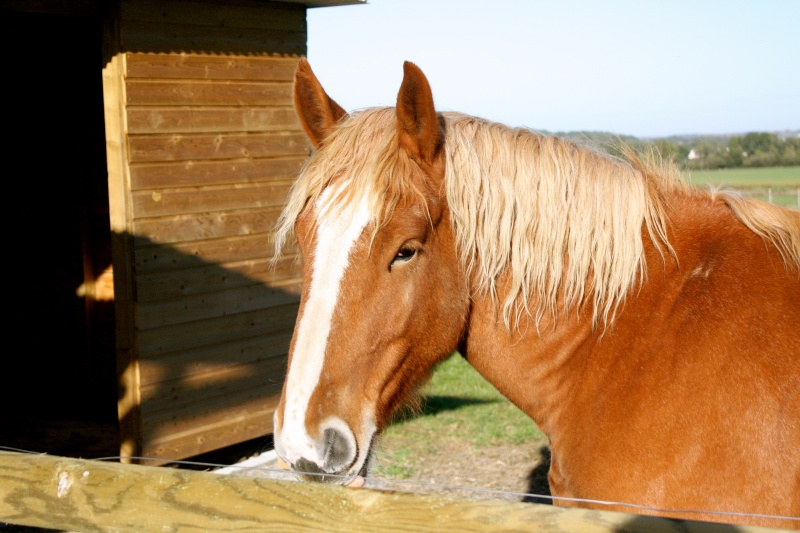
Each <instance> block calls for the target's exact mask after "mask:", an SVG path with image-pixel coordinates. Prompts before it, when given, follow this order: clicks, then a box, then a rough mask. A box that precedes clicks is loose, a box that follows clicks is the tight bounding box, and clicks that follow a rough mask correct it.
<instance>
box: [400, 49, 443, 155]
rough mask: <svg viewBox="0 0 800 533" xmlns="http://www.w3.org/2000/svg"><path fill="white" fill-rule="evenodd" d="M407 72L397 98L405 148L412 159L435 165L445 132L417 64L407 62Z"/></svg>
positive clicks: (429, 90) (424, 78) (404, 67)
mask: <svg viewBox="0 0 800 533" xmlns="http://www.w3.org/2000/svg"><path fill="white" fill-rule="evenodd" d="M403 72H404V75H403V83H402V85H400V92H399V93H398V94H397V122H398V125H399V128H400V142H401V146H403V147H404V148H405V149H406V150H408V151H409V153H411V155H412V156H416V157H418V158H420V159H422V160H424V161H428V162H432V161H433V160H434V158H435V156H436V154H437V153H438V152H439V150H440V149H441V147H442V144H443V143H444V131H443V127H442V124H441V123H440V121H439V116H438V115H437V114H436V109H435V108H434V106H433V93H432V92H431V86H430V84H428V79H427V78H426V77H425V74H423V73H422V70H420V68H419V67H418V66H416V65H415V64H414V63H411V62H409V61H406V62H405V63H404V64H403Z"/></svg>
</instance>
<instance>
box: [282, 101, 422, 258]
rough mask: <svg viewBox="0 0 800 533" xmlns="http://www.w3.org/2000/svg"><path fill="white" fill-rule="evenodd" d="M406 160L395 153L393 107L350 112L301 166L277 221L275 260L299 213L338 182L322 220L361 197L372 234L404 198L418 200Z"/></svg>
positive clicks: (419, 194) (349, 207)
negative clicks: (372, 222) (367, 211)
mask: <svg viewBox="0 0 800 533" xmlns="http://www.w3.org/2000/svg"><path fill="white" fill-rule="evenodd" d="M412 165H413V163H412V162H411V159H410V158H409V156H408V154H406V153H405V152H404V151H403V150H400V149H399V146H398V137H397V120H396V115H395V110H394V108H389V107H387V108H370V109H365V110H362V111H358V112H355V113H352V114H351V115H350V116H348V118H347V119H346V120H344V121H343V122H342V123H341V124H340V125H338V126H337V127H336V129H335V130H334V132H333V133H332V134H331V135H330V136H329V137H328V138H327V139H325V142H324V143H323V145H322V146H321V148H320V149H319V150H318V151H317V152H316V153H315V154H314V155H313V156H312V157H311V158H309V160H308V161H307V162H306V164H305V165H304V167H303V169H302V170H301V171H300V175H299V177H298V179H297V181H296V182H295V183H294V185H293V187H292V190H291V192H290V194H289V198H288V201H287V205H286V207H285V208H284V211H283V213H282V214H281V217H280V219H279V221H278V225H277V229H276V236H275V256H276V257H277V256H278V255H279V254H280V252H281V249H282V248H283V246H284V244H285V242H286V239H287V238H288V236H289V235H290V234H291V233H292V231H293V227H294V224H295V221H296V220H297V218H298V217H299V216H300V215H301V214H302V213H303V211H304V209H306V208H307V207H310V206H313V205H315V204H316V202H317V199H318V198H319V197H320V196H321V194H322V192H323V191H324V190H325V189H326V188H328V187H331V186H337V185H339V184H343V185H344V186H342V187H340V190H339V191H338V192H337V193H336V194H335V195H334V196H332V197H331V200H330V201H329V202H328V203H327V205H326V208H325V212H324V216H341V215H346V214H347V212H349V211H351V210H352V209H353V208H354V207H355V206H356V205H357V204H359V203H360V202H361V199H362V198H366V200H367V205H368V208H369V211H370V215H371V219H372V220H373V221H376V222H377V223H376V224H374V225H373V235H372V237H373V238H374V237H375V233H377V231H378V230H379V228H380V227H381V226H383V224H385V223H386V221H388V220H389V218H391V215H392V213H393V212H394V209H395V207H396V206H397V205H398V204H399V203H400V202H401V201H403V200H404V199H412V201H414V199H417V200H420V201H422V200H424V196H423V194H422V192H421V191H420V189H419V187H418V186H417V185H416V184H415V183H414V182H413V180H412V179H411V178H412V176H413V171H412Z"/></svg>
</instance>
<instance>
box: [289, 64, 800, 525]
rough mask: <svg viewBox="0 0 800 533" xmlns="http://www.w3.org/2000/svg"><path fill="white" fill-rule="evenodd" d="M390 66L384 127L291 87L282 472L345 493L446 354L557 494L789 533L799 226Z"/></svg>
mask: <svg viewBox="0 0 800 533" xmlns="http://www.w3.org/2000/svg"><path fill="white" fill-rule="evenodd" d="M404 69H405V75H404V79H403V82H402V85H401V87H400V91H399V94H398V97H397V106H396V107H395V108H374V109H366V110H362V111H360V112H357V113H353V114H348V113H346V112H345V111H344V110H343V109H342V108H341V107H340V106H339V105H337V104H336V102H334V101H333V100H332V99H331V98H330V97H329V96H328V95H327V94H326V93H325V91H324V90H323V88H322V86H321V85H320V83H319V82H318V80H317V78H316V77H315V76H314V74H313V72H312V71H311V68H310V67H309V65H308V63H307V62H306V61H305V60H301V61H300V64H299V67H298V69H297V72H296V75H295V85H294V100H295V106H296V108H297V112H298V114H299V117H300V121H301V123H302V125H303V127H304V129H305V131H306V133H307V134H308V136H309V137H310V139H311V142H312V143H313V145H314V147H315V151H314V154H313V155H312V157H311V158H310V159H309V161H308V162H307V164H306V166H305V167H304V169H303V170H302V172H301V174H300V176H299V178H298V180H297V182H296V183H295V184H294V187H293V189H292V192H291V193H290V196H289V199H288V203H287V207H286V208H285V210H284V213H283V215H282V218H281V220H280V221H279V223H278V228H277V233H276V235H277V237H276V250H280V249H281V248H282V246H283V245H284V243H285V242H286V239H287V238H289V236H290V235H291V234H293V236H294V238H296V239H297V242H298V245H299V250H300V254H301V257H302V264H303V292H302V297H301V303H300V312H299V317H298V322H297V325H296V328H295V331H294V337H293V339H292V342H291V348H290V354H289V367H288V374H287V377H286V382H285V384H284V388H283V393H282V396H281V399H280V404H279V406H278V409H277V411H276V413H275V434H274V437H275V448H276V451H277V453H278V454H279V456H280V457H281V458H283V460H285V461H286V462H287V463H288V464H289V465H291V467H292V468H293V469H294V470H296V471H297V472H298V473H299V474H301V477H305V478H307V479H319V478H327V480H328V481H331V480H333V481H334V482H339V483H342V484H354V485H359V484H360V482H363V477H362V476H365V475H366V473H367V471H368V469H369V467H370V462H371V457H372V455H373V450H374V447H375V443H376V436H377V435H378V434H379V433H380V431H381V429H383V428H384V427H385V426H386V425H387V423H388V422H389V420H390V417H391V414H392V412H393V411H394V410H395V409H396V408H397V407H398V406H400V405H401V404H402V403H403V402H404V400H405V399H407V398H408V396H409V394H411V392H412V391H413V389H414V388H415V387H416V386H417V385H418V384H419V383H420V382H421V381H422V380H424V378H425V377H426V376H427V375H429V373H430V371H431V369H432V368H433V367H434V365H436V364H437V363H438V362H440V361H441V360H443V359H444V358H445V357H447V356H448V355H449V354H451V353H452V352H453V351H454V350H458V351H460V352H461V354H462V355H463V356H464V357H465V358H466V360H467V361H468V362H469V363H470V364H471V365H472V366H473V367H474V368H476V369H477V371H478V372H480V374H481V375H483V376H484V377H485V378H486V379H487V380H488V381H489V382H490V383H492V384H493V385H494V386H495V387H497V389H499V390H500V392H502V393H503V394H504V395H505V396H507V397H508V398H509V399H510V400H511V401H512V402H513V403H514V404H515V405H517V406H518V407H519V408H520V409H521V410H522V411H524V412H525V413H527V414H528V415H529V416H530V417H531V418H532V419H533V420H534V421H535V423H536V425H537V426H538V427H539V428H540V429H541V430H542V431H543V432H544V433H545V434H546V435H547V437H548V438H549V441H550V450H551V453H552V462H551V465H550V473H549V482H550V487H551V490H552V494H553V495H554V496H557V497H564V498H565V499H566V498H578V499H589V500H604V501H608V502H621V503H628V504H634V505H638V506H645V507H647V508H649V509H648V510H645V511H641V509H640V508H634V507H626V506H625V505H622V504H620V505H617V506H612V507H607V506H606V507H602V508H605V509H609V508H611V509H617V510H621V511H629V512H631V511H633V512H647V513H650V514H659V515H662V516H668V517H685V518H691V519H706V520H713V521H723V522H744V523H754V524H763V525H773V526H774V525H778V526H782V527H796V526H798V525H800V522H796V521H795V519H794V517H800V213H799V212H794V211H790V210H785V209H781V208H778V207H774V206H771V205H769V204H766V203H763V202H758V201H753V200H746V199H741V198H740V197H738V196H737V195H735V194H734V193H730V192H699V191H696V190H694V189H692V188H689V187H687V186H686V185H684V184H683V182H682V181H681V178H680V175H679V174H678V173H677V172H675V171H674V170H672V169H671V168H670V167H669V165H665V164H658V165H657V164H656V163H654V162H651V161H644V159H645V158H639V157H637V156H635V155H634V154H633V153H632V152H631V153H630V154H628V156H626V157H624V158H612V157H609V156H607V155H604V154H601V153H598V152H596V151H593V150H591V149H588V148H586V147H582V146H579V145H577V144H575V143H573V142H570V141H568V140H564V139H560V138H557V137H551V136H543V135H540V134H537V133H535V132H532V131H529V130H526V129H512V128H509V127H506V126H503V125H500V124H496V123H491V122H488V121H485V120H482V119H477V118H474V117H469V116H464V115H461V114H454V113H448V114H439V113H437V112H436V111H435V109H434V104H433V97H432V94H431V89H430V86H429V84H428V81H427V79H426V78H425V76H424V74H423V73H422V71H421V70H420V69H419V68H418V67H416V66H415V65H414V64H412V63H406V64H405V67H404ZM654 161H655V160H654ZM304 472H305V473H307V474H313V475H307V476H302V473H304ZM326 474H327V475H326ZM556 503H562V504H565V505H581V506H591V505H592V503H591V502H578V503H575V502H574V501H569V500H559V499H557V500H556ZM637 509H638V511H637ZM692 511H703V512H700V513H697V512H692ZM762 515H768V516H762ZM770 517H772V518H770ZM776 517H777V518H776Z"/></svg>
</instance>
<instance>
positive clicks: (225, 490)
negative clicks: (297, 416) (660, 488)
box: [0, 452, 768, 533]
mask: <svg viewBox="0 0 800 533" xmlns="http://www.w3.org/2000/svg"><path fill="white" fill-rule="evenodd" d="M0 522H8V523H12V524H19V525H27V526H37V527H47V528H56V529H60V530H68V531H116V532H128V531H130V532H141V531H173V532H175V531H214V530H226V531H229V530H230V531H232V530H236V531H298V530H302V531H307V530H313V529H324V530H325V531H347V532H355V531H420V532H423V531H459V532H461V531H481V532H485V531H509V530H514V531H542V532H561V531H595V532H612V531H649V532H679V531H692V532H703V531H718V528H719V527H720V525H719V524H716V525H715V524H710V523H704V522H689V521H681V520H665V519H660V518H653V517H645V516H637V515H629V514H623V513H614V512H609V511H592V510H584V509H565V508H559V507H553V506H550V505H539V504H525V503H507V502H501V501H491V500H480V501H478V500H466V499H457V498H453V497H445V496H437V495H422V494H409V493H391V492H379V491H373V490H367V489H347V488H344V487H335V486H327V485H320V484H311V483H297V482H290V481H278V480H271V479H264V478H253V477H244V476H234V475H219V474H214V473H210V472H195V471H188V470H178V469H173V468H165V467H152V466H141V465H132V464H120V463H105V462H98V461H86V460H81V459H67V458H63V457H55V456H48V455H30V454H19V453H13V452H0ZM736 530H737V531H738V532H746V533H754V532H756V531H768V530H766V529H763V528H757V527H747V526H745V527H737V529H736Z"/></svg>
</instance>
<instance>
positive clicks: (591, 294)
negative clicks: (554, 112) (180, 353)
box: [275, 108, 800, 328]
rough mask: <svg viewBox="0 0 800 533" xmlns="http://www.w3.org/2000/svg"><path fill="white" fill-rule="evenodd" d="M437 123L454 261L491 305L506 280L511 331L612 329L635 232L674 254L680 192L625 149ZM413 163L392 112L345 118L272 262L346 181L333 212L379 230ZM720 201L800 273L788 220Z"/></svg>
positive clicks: (799, 250)
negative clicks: (576, 324) (355, 209)
mask: <svg viewBox="0 0 800 533" xmlns="http://www.w3.org/2000/svg"><path fill="white" fill-rule="evenodd" d="M444 116H445V121H446V134H445V143H444V146H445V152H446V153H445V157H446V171H445V183H444V186H445V192H446V196H447V200H448V204H449V209H450V211H451V219H452V225H453V229H454V231H455V234H456V239H457V245H458V250H459V254H460V256H461V259H462V261H463V262H464V265H465V268H466V272H467V275H468V276H472V279H474V280H476V281H477V288H476V290H477V291H479V292H486V293H489V294H491V295H492V296H493V297H497V292H498V283H499V282H500V281H501V277H504V278H503V279H504V287H503V292H504V299H503V302H502V312H503V318H504V320H505V323H506V326H507V327H509V328H511V327H512V326H515V325H519V320H520V318H521V317H522V316H523V315H527V316H530V317H532V318H533V319H534V321H535V324H536V326H537V328H538V327H539V324H540V322H541V320H542V318H544V317H549V318H551V319H553V320H554V319H555V318H556V317H557V310H558V309H564V310H576V311H577V310H580V309H582V308H584V307H585V306H586V305H590V306H591V309H592V316H593V325H596V324H598V323H601V322H602V323H608V322H609V321H612V320H613V317H614V315H615V313H616V311H617V309H618V308H619V306H620V305H621V304H622V302H623V301H624V299H625V296H626V294H627V293H628V292H629V291H630V290H631V288H633V287H635V286H636V284H637V282H640V281H641V280H642V278H643V277H644V275H645V272H646V268H645V259H644V243H643V228H645V230H646V232H647V234H648V235H649V238H650V239H651V241H652V242H653V244H654V245H655V246H656V248H658V249H659V250H660V251H662V253H663V251H664V250H665V251H667V253H670V252H671V248H670V246H669V243H668V241H667V235H666V221H665V219H666V215H665V209H664V205H663V197H664V194H665V193H666V192H667V191H670V190H674V189H676V188H679V189H688V188H687V187H686V185H684V182H683V180H682V179H681V177H680V174H679V172H677V171H676V170H675V169H674V168H673V167H672V166H671V165H663V164H659V163H658V162H654V161H642V160H641V159H640V158H638V157H637V156H636V155H634V154H633V151H632V150H630V149H628V150H627V151H626V152H625V157H624V159H616V158H613V157H611V156H609V155H606V154H602V153H600V152H598V151H595V150H592V149H590V148H587V147H584V146H579V145H578V144H576V143H574V142H572V141H569V140H565V139H562V138H558V137H554V136H544V135H541V134H539V133H536V132H533V131H531V130H527V129H517V128H509V127H507V126H504V125H501V124H497V123H492V122H489V121H486V120H482V119H478V118H474V117H470V116H466V115H461V114H455V113H448V114H445V115H444ZM411 165H413V163H412V162H411V161H410V160H409V158H408V156H407V155H406V154H405V152H404V151H403V150H400V149H399V145H398V138H397V126H396V118H395V111H394V108H373V109H367V110H363V111H360V112H357V113H355V114H352V115H350V116H349V117H348V118H347V119H345V120H344V121H343V122H342V123H341V124H340V125H339V126H337V128H336V130H335V131H334V132H333V133H332V134H331V135H330V136H329V137H328V138H327V139H326V140H325V143H324V144H323V146H322V148H321V149H320V150H319V152H318V153H317V154H316V155H315V156H314V157H312V158H310V160H309V161H308V162H307V164H306V166H305V167H304V169H303V170H302V172H301V174H300V177H299V178H298V180H297V182H296V183H295V185H294V187H293V188H292V192H291V193H290V195H289V200H288V203H287V206H286V208H285V210H284V212H283V214H282V215H281V218H280V220H279V222H278V227H277V230H276V238H275V249H276V256H277V255H279V253H280V250H281V249H282V247H283V245H284V243H285V241H286V239H287V236H288V235H289V234H290V233H291V231H292V229H293V226H294V222H295V220H296V219H297V217H298V216H299V215H300V214H301V212H302V211H303V209H304V208H305V206H306V205H308V204H309V203H313V202H314V201H315V200H316V198H318V197H319V195H320V194H321V193H322V191H323V190H324V189H325V187H327V186H328V185H330V184H332V183H335V182H341V181H345V180H346V181H347V187H343V188H342V189H341V190H342V192H341V193H340V195H339V198H338V202H336V205H337V207H336V208H337V209H340V210H341V211H342V212H344V211H347V210H348V209H349V206H352V205H353V204H354V203H355V202H358V201H360V199H361V198H363V197H365V196H366V198H367V200H368V205H369V206H370V209H371V212H372V218H373V220H374V221H376V222H377V223H376V224H375V225H374V226H373V228H374V229H373V231H374V232H377V231H378V228H379V227H380V225H381V223H382V222H383V221H386V220H388V219H389V218H390V217H391V214H392V212H393V209H394V207H395V206H396V205H397V203H398V202H399V201H400V200H401V199H402V198H404V197H407V196H408V195H410V194H413V195H420V192H419V191H418V190H417V189H416V188H415V187H414V185H413V183H412V182H411V179H410V176H411V174H412V173H411V172H410V169H411ZM718 196H719V199H720V200H721V201H724V202H725V203H728V204H729V205H730V206H731V208H732V210H733V211H734V213H735V214H736V215H737V217H739V218H740V219H742V221H743V222H744V223H745V224H746V225H748V227H750V228H751V229H753V230H754V231H756V233H759V234H760V235H761V236H762V237H765V238H767V239H769V240H771V241H773V242H774V243H775V245H776V246H777V247H778V248H779V250H781V253H782V254H783V255H784V258H785V259H787V258H789V259H791V258H794V262H795V263H798V264H800V231H798V230H797V228H794V229H792V225H793V224H794V225H795V226H796V225H797V222H796V220H795V219H793V218H792V217H791V216H789V215H785V216H784V217H783V219H781V217H780V216H779V215H780V212H779V210H776V209H774V208H771V207H766V208H762V207H759V206H758V205H756V207H753V206H752V205H751V203H750V202H749V201H744V200H739V199H736V198H735V196H732V195H730V194H728V193H720V194H719V195H718ZM776 213H777V214H776ZM373 236H374V233H373ZM789 262H792V261H789ZM505 276H507V277H505ZM506 282H507V284H506Z"/></svg>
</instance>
